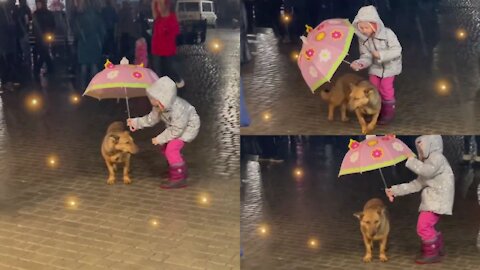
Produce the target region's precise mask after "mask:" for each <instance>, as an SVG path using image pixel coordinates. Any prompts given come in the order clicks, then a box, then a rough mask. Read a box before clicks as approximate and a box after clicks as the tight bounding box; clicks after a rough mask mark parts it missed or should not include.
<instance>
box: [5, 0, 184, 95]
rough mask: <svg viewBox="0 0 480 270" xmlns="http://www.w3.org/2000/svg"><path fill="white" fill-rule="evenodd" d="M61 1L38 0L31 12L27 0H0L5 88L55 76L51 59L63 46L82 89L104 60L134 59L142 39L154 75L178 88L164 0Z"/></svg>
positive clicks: (172, 25)
mask: <svg viewBox="0 0 480 270" xmlns="http://www.w3.org/2000/svg"><path fill="white" fill-rule="evenodd" d="M60 1H61V0H55V1H52V3H51V4H50V6H47V0H36V2H35V9H34V10H33V11H32V10H31V9H30V7H29V6H28V5H27V3H26V0H20V1H19V4H18V5H16V0H7V1H5V2H4V1H2V2H0V82H1V88H2V89H3V90H7V91H13V90H14V89H15V87H14V86H15V84H21V83H23V82H26V81H30V80H31V79H33V80H34V82H39V81H40V77H41V76H43V75H45V76H46V77H49V76H53V75H54V74H55V63H56V62H57V61H55V59H54V58H55V56H57V55H59V51H61V50H62V48H64V49H65V50H64V52H65V54H64V55H66V56H67V57H68V61H67V62H68V63H69V64H68V65H69V68H70V70H71V71H72V72H74V73H76V74H77V76H75V77H76V78H77V80H76V84H77V86H78V87H79V88H81V89H83V88H85V87H86V84H87V83H88V81H89V80H90V79H91V77H92V76H93V75H94V74H95V73H96V72H97V71H98V68H99V67H100V66H101V65H102V64H103V63H104V62H105V60H106V59H109V60H110V61H111V62H113V63H117V62H119V61H120V59H121V58H122V57H126V58H127V59H129V60H130V62H131V63H133V62H134V61H135V49H136V47H135V46H136V44H138V42H137V41H139V40H141V39H142V38H143V39H144V41H145V42H144V44H145V43H146V45H147V50H145V51H146V52H147V53H149V52H153V53H152V54H153V57H152V58H153V59H154V61H153V63H154V64H155V65H154V68H155V71H156V72H157V74H158V75H159V76H163V75H168V76H170V77H171V78H172V79H174V80H175V81H176V82H177V85H178V87H180V88H181V87H182V86H183V84H184V82H183V79H182V78H181V77H180V75H178V68H176V60H175V54H176V35H178V34H179V25H178V21H177V18H176V16H175V13H174V12H171V10H172V6H171V5H170V2H169V1H168V0H154V1H149V0H140V1H139V2H138V4H137V6H136V7H135V6H133V5H132V4H131V3H130V2H129V1H123V2H122V4H121V6H120V7H117V4H116V1H114V0H75V1H74V2H73V6H72V7H70V9H69V10H68V12H66V11H65V8H64V5H63V4H61V3H62V2H60ZM53 2H55V3H57V5H53V4H54V3H53ZM59 4H61V5H60V6H61V7H60V8H58V6H59ZM153 19H154V20H155V22H154V23H152V22H153ZM69 37H73V40H71V39H70V38H69ZM148 57H150V55H147V59H148ZM143 61H144V62H147V61H146V60H143ZM144 64H145V65H146V64H147V63H144ZM26 75H28V76H26Z"/></svg>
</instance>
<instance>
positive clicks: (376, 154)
mask: <svg viewBox="0 0 480 270" xmlns="http://www.w3.org/2000/svg"><path fill="white" fill-rule="evenodd" d="M372 157H373V158H375V159H379V158H382V157H383V150H382V149H381V148H377V149H375V150H373V151H372Z"/></svg>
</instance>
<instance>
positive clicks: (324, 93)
mask: <svg viewBox="0 0 480 270" xmlns="http://www.w3.org/2000/svg"><path fill="white" fill-rule="evenodd" d="M320 96H321V97H322V99H323V100H325V101H328V100H329V99H330V96H331V93H330V90H329V89H323V90H322V91H320Z"/></svg>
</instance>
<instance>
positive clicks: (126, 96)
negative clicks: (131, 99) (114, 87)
mask: <svg viewBox="0 0 480 270" xmlns="http://www.w3.org/2000/svg"><path fill="white" fill-rule="evenodd" d="M123 89H125V101H126V103H127V113H128V118H130V107H129V106H128V95H127V88H126V87H124V88H123Z"/></svg>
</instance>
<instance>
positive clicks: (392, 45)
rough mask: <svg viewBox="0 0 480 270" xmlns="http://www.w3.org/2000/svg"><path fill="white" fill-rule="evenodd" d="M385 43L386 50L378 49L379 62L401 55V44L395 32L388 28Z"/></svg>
mask: <svg viewBox="0 0 480 270" xmlns="http://www.w3.org/2000/svg"><path fill="white" fill-rule="evenodd" d="M387 43H388V49H387V50H383V51H378V53H379V54H380V59H379V60H380V62H388V61H390V60H393V59H395V58H398V57H400V56H402V46H401V45H400V42H399V41H398V38H397V36H396V35H395V33H394V32H393V31H392V30H390V29H387Z"/></svg>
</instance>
